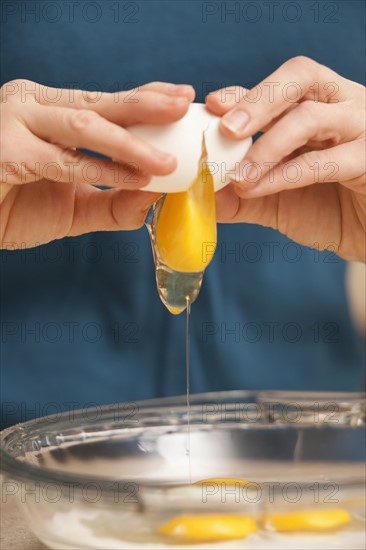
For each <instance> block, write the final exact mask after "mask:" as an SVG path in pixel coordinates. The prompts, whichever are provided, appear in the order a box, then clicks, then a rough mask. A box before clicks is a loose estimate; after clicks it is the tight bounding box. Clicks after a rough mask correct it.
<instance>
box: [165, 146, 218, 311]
mask: <svg viewBox="0 0 366 550" xmlns="http://www.w3.org/2000/svg"><path fill="white" fill-rule="evenodd" d="M206 159H207V152H206V149H205V145H204V142H203V149H202V156H201V159H200V169H199V173H198V175H197V177H196V179H195V181H194V182H193V184H192V185H191V187H190V188H189V189H188V191H185V192H183V193H170V194H169V193H168V194H167V195H166V197H165V199H164V203H163V205H162V207H161V211H160V213H159V218H158V220H157V224H156V246H157V250H158V252H159V256H160V259H161V261H162V262H163V263H165V264H166V265H167V266H168V267H170V268H171V269H172V270H174V271H180V272H185V273H190V272H191V273H198V272H200V271H204V269H206V267H207V266H208V264H209V263H210V261H211V260H212V257H213V254H214V252H215V248H216V205H215V192H214V184H213V178H212V175H211V173H210V170H209V168H208V166H207V163H206ZM172 313H174V312H172Z"/></svg>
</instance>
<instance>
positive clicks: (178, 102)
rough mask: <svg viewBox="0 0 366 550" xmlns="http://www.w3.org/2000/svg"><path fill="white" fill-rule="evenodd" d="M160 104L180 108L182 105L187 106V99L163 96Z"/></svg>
mask: <svg viewBox="0 0 366 550" xmlns="http://www.w3.org/2000/svg"><path fill="white" fill-rule="evenodd" d="M161 102H162V103H163V105H169V106H172V107H173V106H174V107H181V106H182V105H187V104H188V99H187V98H186V97H185V96H178V97H174V96H169V95H164V96H162V98H161Z"/></svg>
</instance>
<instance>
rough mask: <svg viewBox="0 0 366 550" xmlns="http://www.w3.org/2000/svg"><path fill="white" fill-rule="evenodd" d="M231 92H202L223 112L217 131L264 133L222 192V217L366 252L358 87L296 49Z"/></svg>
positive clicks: (341, 250) (357, 254)
mask: <svg viewBox="0 0 366 550" xmlns="http://www.w3.org/2000/svg"><path fill="white" fill-rule="evenodd" d="M235 91H236V92H237V91H238V88H236V89H233V88H229V89H226V90H225V89H224V90H219V91H218V92H214V93H212V94H210V95H209V96H207V98H206V103H207V107H208V108H209V109H210V110H211V111H212V112H214V113H216V114H217V115H220V116H222V115H224V116H223V118H222V120H221V130H222V132H223V133H224V134H225V135H227V136H229V137H231V138H233V139H242V138H245V137H248V136H251V135H254V134H255V133H257V132H258V131H262V132H264V133H263V135H262V136H261V137H259V139H258V140H257V141H256V142H255V143H254V144H253V146H252V147H251V149H250V150H249V152H248V154H247V156H246V158H245V160H243V161H242V163H241V164H240V166H239V169H238V171H237V176H236V177H235V181H234V182H233V183H232V184H231V185H230V186H228V187H226V188H225V189H223V190H222V191H220V192H219V193H218V196H217V210H218V219H219V221H221V222H226V223H228V222H229V223H233V222H249V223H257V224H260V225H264V226H269V227H273V228H275V229H278V230H279V231H280V232H281V233H284V234H285V235H287V236H288V237H289V238H291V239H293V240H295V241H297V242H299V243H301V244H303V245H306V246H310V247H315V246H317V247H320V249H324V248H327V247H330V248H331V249H332V250H335V251H336V252H337V254H338V255H339V256H341V257H343V258H345V259H347V260H361V261H365V239H366V228H365V225H366V212H365V208H366V201H365V199H366V197H365V193H366V182H365V145H366V144H365V89H364V87H363V86H361V85H360V84H357V83H355V82H351V81H350V80H347V79H345V78H342V77H341V76H339V75H338V74H337V73H335V72H333V71H332V70H330V69H328V68H327V67H324V66H322V65H319V64H318V63H316V62H315V61H313V60H311V59H308V58H304V57H297V58H294V59H290V60H289V61H287V62H286V63H284V64H283V65H282V66H281V67H280V68H279V69H277V70H276V71H275V72H274V73H273V74H272V75H270V76H269V77H268V78H266V79H265V80H264V81H263V82H262V83H261V84H259V85H258V86H257V87H256V88H254V89H253V90H251V91H248V90H244V89H243V88H241V98H238V97H235V93H234V94H233V92H235ZM291 94H292V95H291ZM236 95H237V94H236ZM260 95H261V97H260ZM256 97H258V98H259V99H258V100H255V98H256Z"/></svg>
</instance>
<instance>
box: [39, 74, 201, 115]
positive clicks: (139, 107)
mask: <svg viewBox="0 0 366 550" xmlns="http://www.w3.org/2000/svg"><path fill="white" fill-rule="evenodd" d="M194 96H195V92H194V89H193V88H192V86H189V85H178V86H176V85H174V84H168V83H159V82H154V83H150V84H146V85H144V86H141V87H140V88H134V89H132V90H129V91H126V92H116V93H106V92H99V91H93V92H87V91H85V90H67V89H59V88H49V87H47V86H40V85H39V84H37V88H36V93H35V97H36V99H37V101H38V103H40V104H41V105H45V106H50V107H67V108H72V109H87V110H91V111H95V112H96V113H98V114H100V115H101V116H103V117H104V118H107V119H108V120H111V121H113V122H115V123H117V124H121V125H124V126H127V125H132V124H137V123H138V122H148V123H152V124H167V123H168V122H174V121H175V120H179V119H180V118H181V117H182V116H183V115H184V114H185V113H186V111H187V109H188V106H189V104H190V103H191V102H192V101H193V99H194ZM146 116H148V117H149V119H148V120H147V119H146V118H145V117H146Z"/></svg>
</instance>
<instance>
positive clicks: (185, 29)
mask: <svg viewBox="0 0 366 550" xmlns="http://www.w3.org/2000/svg"><path fill="white" fill-rule="evenodd" d="M277 4H279V5H277ZM2 8H3V13H2V27H3V28H2V32H3V48H2V58H1V62H2V69H3V71H2V83H4V82H6V81H8V80H11V79H15V78H26V79H29V80H33V81H37V82H40V83H43V84H49V85H51V86H57V87H64V88H71V87H74V88H82V89H90V90H95V89H97V90H103V91H116V90H121V89H130V88H131V87H133V86H137V85H139V84H142V83H145V82H149V81H152V80H162V81H171V82H176V83H191V84H193V85H194V87H195V89H196V92H197V101H204V97H205V95H206V93H207V92H209V91H212V90H213V89H217V88H221V87H223V86H227V85H231V84H240V85H243V86H247V87H250V86H253V85H254V84H255V83H258V82H259V81H260V80H262V79H263V78H264V77H266V76H267V75H269V74H270V73H271V72H272V71H274V70H275V69H276V68H277V67H278V66H279V65H280V64H281V63H283V62H284V61H285V60H286V59H288V58H290V57H293V56H296V55H307V56H309V57H312V58H314V59H316V60H317V61H319V62H320V63H322V64H324V65H327V66H329V67H331V68H332V69H334V70H335V71H337V72H339V73H340V74H342V75H343V76H345V77H347V78H349V79H352V80H355V81H358V82H361V83H364V82H365V69H364V64H363V60H364V58H365V45H364V35H363V32H364V28H363V21H364V16H365V4H364V3H363V2H361V1H350V0H347V1H337V2H327V3H324V2H307V1H299V0H298V1H297V2H295V3H294V2H280V3H278V2H274V3H268V2H256V3H254V2H244V1H243V2H196V1H193V2H189V1H174V2H168V1H166V2H164V1H137V2H118V1H117V2H115V1H113V2H110V1H107V0H105V1H104V2H99V3H93V2H85V1H84V2H81V1H79V2H76V3H74V4H72V5H70V4H69V3H65V2H61V1H59V2H52V3H48V2H45V3H42V2H31V1H29V2H6V3H3V5H2ZM32 10H33V11H32ZM218 237H219V239H218V248H217V252H216V255H215V258H214V260H213V262H212V264H211V265H210V266H209V268H208V269H207V272H206V274H205V277H204V282H203V287H202V291H201V294H200V296H199V298H198V300H197V302H196V303H195V304H194V306H193V308H192V318H191V389H192V392H205V391H213V390H230V389H270V388H273V389H284V390H286V389H298V390H360V389H361V386H362V381H363V356H362V352H361V342H360V339H359V337H358V335H357V334H356V331H355V328H354V326H353V325H352V322H351V319H350V314H349V310H348V304H347V297H346V292H345V285H344V274H345V263H344V262H343V261H342V260H340V259H339V258H337V257H336V256H334V255H332V254H331V253H330V252H322V253H319V251H317V249H316V248H315V249H314V250H312V249H308V248H305V247H302V246H299V245H297V244H295V243H293V242H292V241H289V239H287V238H286V237H285V236H283V235H281V234H279V233H278V232H276V231H273V230H271V229H268V228H262V227H259V226H256V225H249V224H239V225H221V226H219V234H218ZM18 246H19V248H21V244H19V243H18ZM0 261H1V263H2V266H1V268H2V281H1V285H2V399H3V409H2V412H3V420H2V423H3V426H4V425H7V424H13V423H14V422H16V421H20V420H26V419H28V418H31V417H32V416H38V415H45V414H51V413H53V412H59V411H61V410H65V409H66V410H67V409H70V408H76V407H85V406H88V405H91V404H93V403H94V404H96V405H101V404H104V403H111V402H117V401H131V400H137V399H143V398H150V397H158V396H166V395H173V394H180V393H184V391H185V318H184V315H181V316H180V317H174V316H172V315H170V314H169V313H168V312H167V310H166V309H165V308H164V306H163V305H162V304H161V302H160V300H159V298H158V295H157V291H156V287H155V274H154V265H153V260H152V255H151V250H150V244H149V240H148V235H147V231H146V229H145V228H142V229H141V230H139V231H134V232H127V231H126V232H115V233H112V232H111V233H109V232H106V233H93V234H90V235H86V236H81V237H78V238H66V239H62V240H60V241H55V242H53V243H50V244H49V245H46V246H42V247H39V248H37V249H32V250H18V251H16V252H7V251H5V252H2V254H1V258H0Z"/></svg>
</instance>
